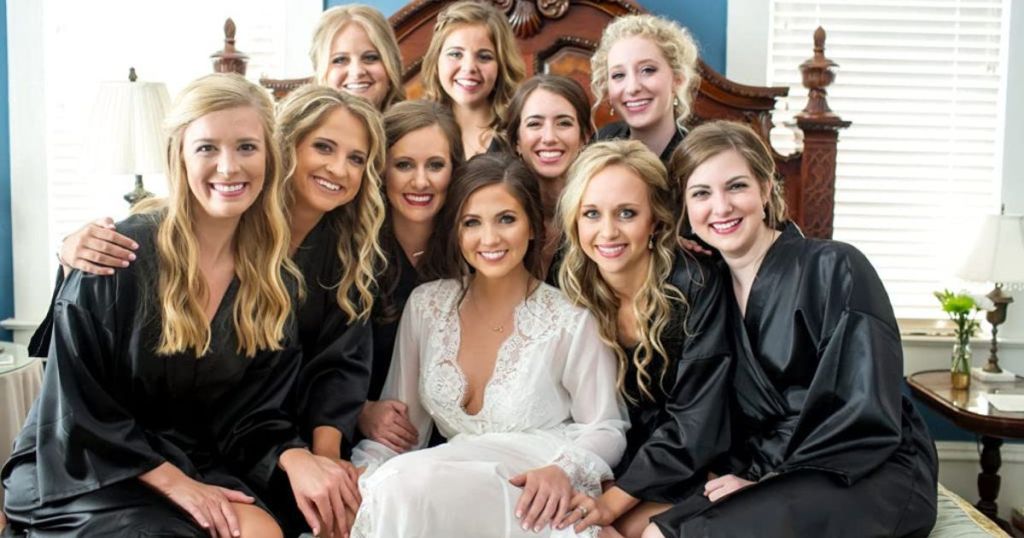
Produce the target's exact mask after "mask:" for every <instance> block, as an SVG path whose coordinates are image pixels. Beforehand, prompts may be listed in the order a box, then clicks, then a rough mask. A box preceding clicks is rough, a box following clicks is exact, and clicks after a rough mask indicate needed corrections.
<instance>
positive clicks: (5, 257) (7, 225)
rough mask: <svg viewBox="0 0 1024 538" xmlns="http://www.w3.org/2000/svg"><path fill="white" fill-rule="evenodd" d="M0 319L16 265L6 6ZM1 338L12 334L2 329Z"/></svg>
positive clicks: (1, 73)
mask: <svg viewBox="0 0 1024 538" xmlns="http://www.w3.org/2000/svg"><path fill="white" fill-rule="evenodd" d="M0 47H2V50H0V319H7V318H10V317H14V265H13V264H12V263H11V258H12V251H11V139H10V135H9V132H8V131H9V129H8V121H7V118H8V104H7V103H8V101H7V2H6V0H5V1H4V2H3V3H2V4H0ZM0 338H2V339H4V340H10V339H11V334H10V332H8V331H5V330H2V329H0Z"/></svg>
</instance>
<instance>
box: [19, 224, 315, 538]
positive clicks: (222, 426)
mask: <svg viewBox="0 0 1024 538" xmlns="http://www.w3.org/2000/svg"><path fill="white" fill-rule="evenodd" d="M118 230H119V231H120V232H121V233H124V234H125V235H127V236H129V237H131V238H132V239H134V240H135V241H137V242H138V243H139V245H140V248H139V252H140V254H141V255H140V256H139V261H137V262H136V263H135V264H133V265H132V266H131V267H129V268H127V269H123V270H120V271H117V272H116V273H115V274H114V275H113V276H94V275H87V274H84V273H81V272H78V271H75V272H72V273H71V275H70V276H69V277H68V279H67V280H66V282H64V285H63V286H62V287H61V288H60V291H59V293H58V295H57V298H56V301H55V303H54V307H53V324H52V328H53V329H52V332H53V338H52V343H51V345H50V346H49V360H48V363H47V366H46V370H45V374H44V380H43V387H42V392H41V394H40V396H39V398H38V399H37V400H36V402H35V403H34V404H33V406H32V409H31V411H30V412H29V416H28V418H27V420H26V423H25V426H24V428H23V429H22V431H21V433H20V434H19V435H18V438H17V440H16V441H15V445H14V450H13V453H12V455H11V458H10V460H9V461H8V462H7V463H6V465H4V467H3V470H2V472H0V477H2V481H3V485H4V488H5V489H6V499H5V511H6V512H7V514H8V516H9V518H10V521H11V529H9V531H8V532H13V531H17V530H18V529H19V528H21V527H22V526H24V525H26V524H28V523H29V522H31V524H32V525H33V528H34V529H36V530H48V531H53V532H57V533H58V534H60V535H62V536H71V535H89V536H94V535H114V534H121V533H130V532H157V531H161V532H171V533H172V534H178V533H181V534H184V535H191V534H193V533H195V535H198V536H202V535H204V534H205V533H204V532H203V531H202V530H201V529H200V528H199V527H198V526H196V525H195V524H194V523H192V522H191V520H190V518H188V516H187V515H185V514H184V513H183V512H181V511H180V510H178V509H177V508H176V507H174V506H173V505H172V504H171V503H170V501H168V500H167V499H165V498H163V497H160V496H158V495H157V494H155V493H154V492H152V491H151V490H149V488H146V487H143V486H142V485H141V483H140V482H139V481H138V480H137V479H136V477H138V476H139V475H141V474H143V473H145V472H147V471H150V470H152V469H153V468H155V467H156V466H158V465H160V464H161V463H162V462H169V463H172V464H174V465H175V466H177V467H178V468H180V469H181V470H182V471H183V472H185V473H186V474H187V475H189V476H191V477H193V478H195V479H196V480H199V481H202V482H205V483H209V484H216V485H221V486H224V487H229V488H233V489H239V490H242V491H247V492H250V493H251V490H249V488H248V487H247V485H246V483H251V484H266V483H268V481H269V480H270V477H271V474H272V473H273V471H274V469H275V468H276V466H277V459H278V456H279V455H280V453H281V452H283V451H284V450H285V449H287V448H291V447H301V446H305V444H304V443H303V442H302V441H301V439H300V438H299V436H298V433H297V431H296V428H295V426H294V424H293V422H292V419H291V417H290V415H289V414H288V413H287V410H286V408H285V403H286V399H287V395H288V393H289V391H290V389H291V387H292V384H293V383H294V381H295V379H296V376H297V374H298V368H299V351H298V349H297V347H295V346H293V345H286V347H285V348H284V349H283V350H280V351H260V352H258V353H257V354H256V355H255V356H254V357H245V356H242V355H241V354H240V353H239V352H238V351H237V349H236V346H237V342H236V339H235V336H234V327H233V320H232V312H233V307H234V302H235V300H236V297H237V293H238V285H239V284H238V280H237V279H235V280H234V281H233V282H232V283H231V285H230V286H229V288H228V290H227V291H226V292H225V294H224V298H223V299H222V301H221V304H220V306H219V307H218V310H217V312H216V314H215V316H214V318H213V321H212V322H211V341H210V350H209V352H208V353H207V354H206V355H204V356H202V357H200V358H197V357H196V356H195V355H194V354H192V353H180V354H176V355H173V356H162V355H157V354H156V352H155V349H156V346H157V343H158V341H159V335H160V327H161V322H160V316H159V303H158V299H157V293H156V290H157V286H156V282H155V278H156V275H157V261H156V259H157V257H156V250H155V247H154V234H155V231H156V222H155V221H154V217H152V216H149V215H137V216H133V217H131V218H129V219H128V220H126V221H124V222H123V223H121V224H119V225H118ZM288 332H289V334H293V332H292V330H291V329H289V331H288ZM288 338H289V340H291V339H292V338H293V337H292V336H289V337H288ZM286 344H288V342H286Z"/></svg>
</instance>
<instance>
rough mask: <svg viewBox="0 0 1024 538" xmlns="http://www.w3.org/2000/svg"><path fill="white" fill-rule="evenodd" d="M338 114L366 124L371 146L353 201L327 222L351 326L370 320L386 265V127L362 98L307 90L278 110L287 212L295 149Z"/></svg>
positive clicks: (339, 294) (322, 88)
mask: <svg viewBox="0 0 1024 538" xmlns="http://www.w3.org/2000/svg"><path fill="white" fill-rule="evenodd" d="M338 109H344V110H347V111H348V112H350V113H351V114H352V115H354V116H355V117H356V118H358V119H359V121H361V122H362V123H363V126H365V127H366V131H367V134H368V137H369V142H370V148H369V152H368V158H367V162H366V168H365V171H364V172H363V178H362V183H361V186H360V188H359V192H358V193H357V194H356V197H355V199H354V200H352V201H351V202H349V203H347V204H345V205H343V206H341V207H337V208H335V209H333V210H331V211H330V212H328V213H327V214H326V215H324V216H323V218H324V219H327V220H328V223H329V225H330V226H331V227H332V229H333V230H334V232H335V234H336V235H337V236H338V244H337V246H336V250H337V254H338V260H339V262H340V263H341V280H340V281H339V282H337V283H335V284H334V285H333V287H335V288H336V289H337V301H338V306H339V307H340V308H341V310H342V311H343V312H345V314H346V315H347V316H348V320H349V322H350V323H351V322H353V321H355V320H365V319H368V318H369V317H370V312H371V311H372V310H373V297H374V294H375V293H376V288H377V279H376V273H377V270H378V268H380V267H383V266H384V264H385V262H384V252H383V251H382V250H381V248H380V242H379V236H380V230H381V226H382V224H383V223H384V211H385V210H384V199H383V197H381V179H380V177H381V176H380V174H381V171H382V170H383V169H384V144H383V140H384V126H383V124H382V122H381V117H380V113H379V112H377V109H376V108H374V107H373V105H372V104H370V102H369V101H366V100H364V99H361V98H359V97H355V96H352V95H349V94H347V93H345V92H341V91H338V90H335V89H334V88H328V87H326V86H317V85H314V84H307V85H305V86H302V87H301V88H298V89H297V90H295V91H293V92H292V93H291V94H289V95H288V97H287V98H286V99H285V100H284V101H282V102H281V104H280V105H279V107H278V112H277V145H278V146H279V147H280V148H281V149H282V152H283V159H282V162H283V163H284V170H285V173H284V177H285V181H284V182H285V184H286V185H287V187H288V190H287V196H288V198H287V202H288V207H292V206H293V204H294V200H295V192H294V188H293V181H294V177H293V176H294V175H295V169H296V167H297V166H298V162H297V161H298V150H297V148H298V146H299V144H300V143H302V141H303V139H304V138H306V136H308V135H309V134H310V133H312V132H313V131H314V130H316V129H317V128H319V127H320V126H321V125H323V122H324V121H325V120H326V118H327V115H328V114H330V113H331V112H333V111H335V110H338ZM315 284H317V283H309V285H315Z"/></svg>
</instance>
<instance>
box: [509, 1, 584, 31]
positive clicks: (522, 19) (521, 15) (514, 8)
mask: <svg viewBox="0 0 1024 538" xmlns="http://www.w3.org/2000/svg"><path fill="white" fill-rule="evenodd" d="M491 1H492V2H493V3H494V5H495V6H497V7H498V9H500V10H502V11H504V12H505V13H506V14H507V15H508V22H509V23H510V24H511V25H512V30H513V31H514V32H515V33H516V37H518V38H520V39H526V38H529V37H533V36H535V35H537V34H538V33H539V32H540V28H541V26H543V25H544V21H543V20H541V15H543V16H544V17H545V18H548V19H560V18H562V17H563V16H565V14H566V13H567V12H568V11H569V0H491Z"/></svg>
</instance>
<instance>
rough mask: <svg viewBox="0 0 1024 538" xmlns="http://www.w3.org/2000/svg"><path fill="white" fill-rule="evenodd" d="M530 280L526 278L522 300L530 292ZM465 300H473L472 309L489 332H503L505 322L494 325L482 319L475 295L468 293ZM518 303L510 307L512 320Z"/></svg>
mask: <svg viewBox="0 0 1024 538" xmlns="http://www.w3.org/2000/svg"><path fill="white" fill-rule="evenodd" d="M530 281H531V279H529V278H527V279H526V293H525V294H524V295H523V300H524V301H525V300H526V295H529V292H530ZM466 301H467V302H469V301H473V310H475V311H476V314H477V316H479V317H480V320H481V321H482V322H483V324H484V325H486V326H487V328H488V329H490V330H491V332H495V333H503V332H505V324H504V323H499V324H497V325H495V324H493V323H490V322H488V321H487V320H486V319H484V315H483V312H482V311H481V310H480V307H479V306H478V305H477V304H476V303H477V301H476V295H470V296H469V298H467V299H466ZM518 305H519V303H516V306H513V307H512V313H511V315H512V317H513V320H514V318H515V312H516V307H517V306H518ZM505 317H508V314H506V315H505Z"/></svg>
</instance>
